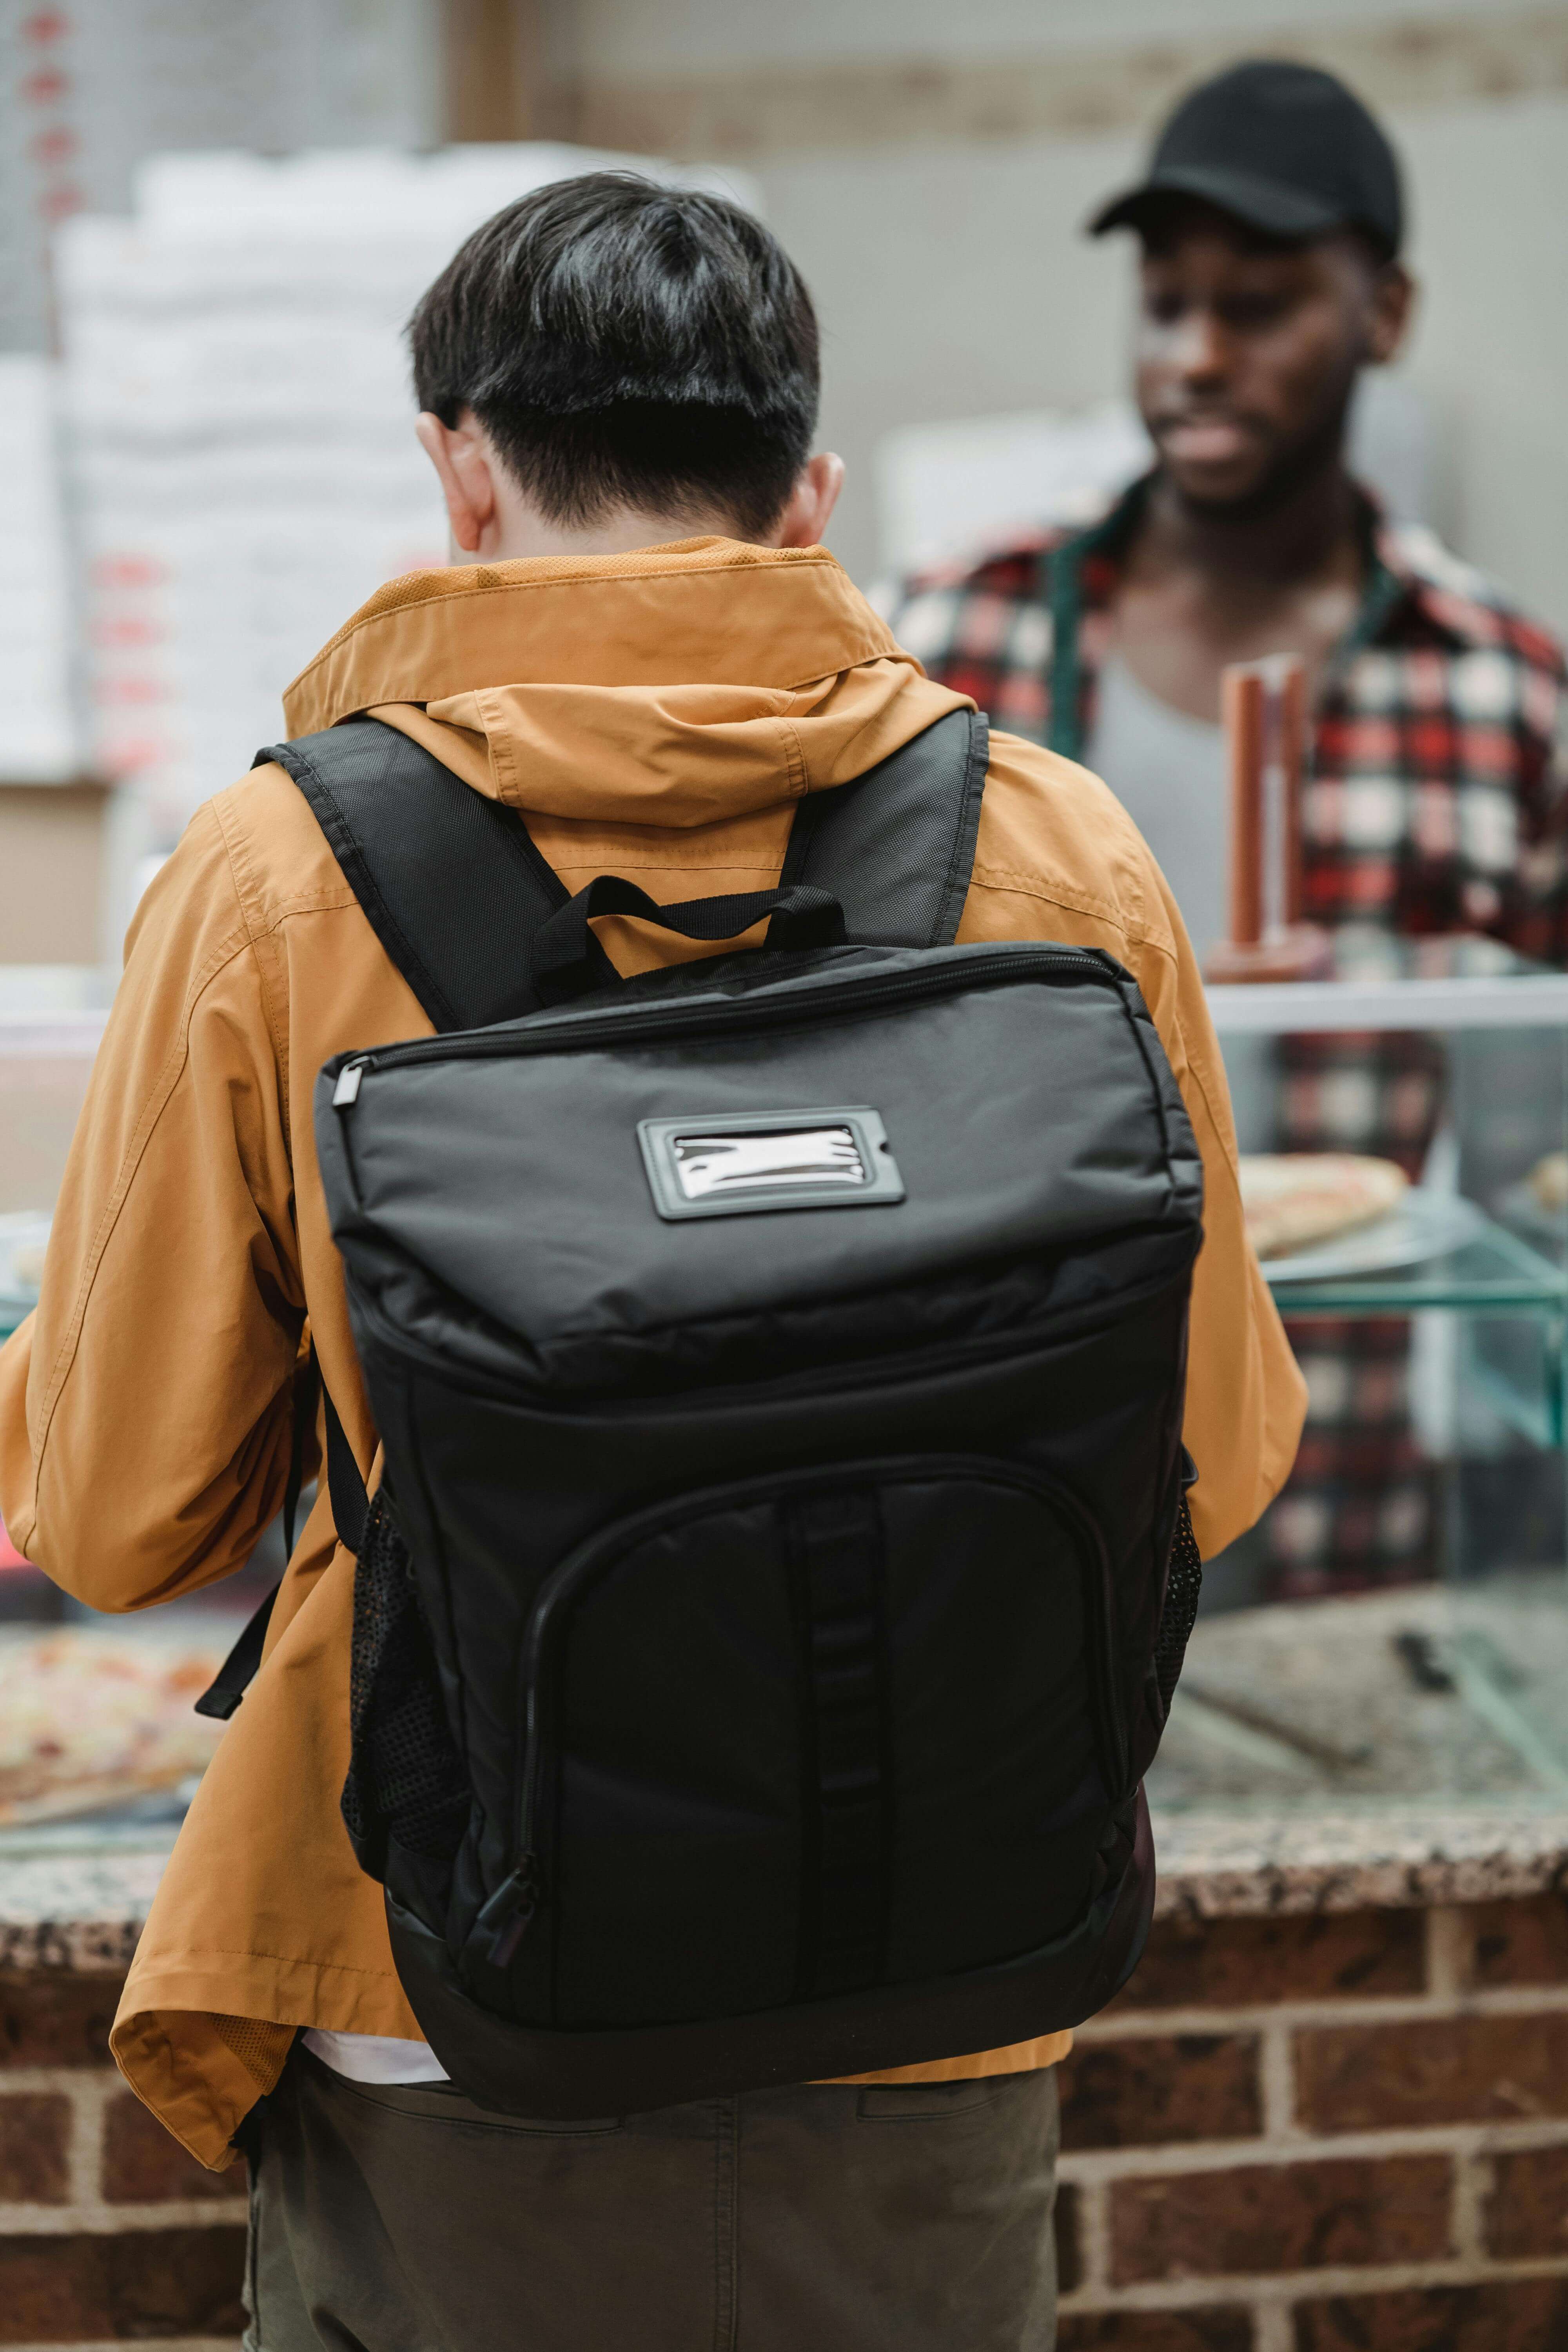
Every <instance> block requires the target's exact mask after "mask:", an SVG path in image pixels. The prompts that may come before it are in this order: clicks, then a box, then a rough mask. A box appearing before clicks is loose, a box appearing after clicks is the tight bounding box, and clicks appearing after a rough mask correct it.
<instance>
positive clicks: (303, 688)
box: [283, 539, 898, 736]
mask: <svg viewBox="0 0 1568 2352" xmlns="http://www.w3.org/2000/svg"><path fill="white" fill-rule="evenodd" d="M886 656H895V657H896V656H898V647H897V646H896V645H895V643H894V640H893V637H892V635H891V633H890V632H889V629H888V627H887V625H886V624H885V623H884V622H882V621H881V620H879V617H878V616H877V614H875V613H874V612H873V611H872V609H871V607H870V605H869V604H867V602H866V600H865V598H864V597H863V596H862V595H861V594H860V593H859V591H858V589H857V588H856V587H855V585H854V583H852V582H851V581H850V579H849V577H848V575H847V573H846V572H844V571H843V570H842V569H841V568H840V566H839V565H838V564H837V562H835V560H834V558H833V557H832V556H831V555H829V554H828V552H827V551H826V548H821V547H812V548H782V549H781V548H759V547H751V546H744V545H742V544H741V543H739V542H738V541H732V540H721V539H699V540H686V541H679V542H677V543H675V544H672V545H669V546H666V547H651V548H639V549H637V550H635V551H632V552H630V553H628V554H623V555H605V556H589V557H543V558H537V559H533V560H531V561H528V562H514V563H491V564H468V565H462V566H458V567H453V568H452V569H449V570H446V571H439V572H411V573H409V574H407V575H406V576H405V577H404V578H402V579H399V580H391V581H388V582H387V583H386V585H385V586H384V587H383V588H380V589H378V590H377V592H376V593H375V594H374V596H372V597H371V598H370V600H369V602H368V603H367V604H363V605H362V606H361V607H360V609H359V611H358V612H357V613H355V614H353V617H352V619H350V620H349V621H347V622H346V623H345V624H344V625H343V626H342V628H341V629H340V630H339V631H338V633H337V635H336V636H334V637H333V638H332V639H331V641H330V643H329V644H327V645H326V646H323V647H322V649H321V652H320V653H319V654H318V655H317V656H316V657H315V659H314V660H313V661H312V662H310V664H308V666H307V667H305V668H304V669H303V670H301V672H300V676H299V677H297V678H296V679H295V680H294V682H293V684H292V685H291V686H289V688H287V690H286V691H285V694H284V697H283V708H284V715H285V718H286V719H287V721H288V728H289V734H290V735H292V736H298V735H307V734H310V733H312V732H314V731H315V730H317V729H319V728H323V727H331V726H333V725H334V724H335V723H336V722H337V720H338V719H345V718H348V717H351V716H352V715H353V713H354V712H356V711H361V710H369V709H374V708H375V707H376V706H377V705H380V704H388V703H426V704H427V703H430V702H435V701H439V700H443V699H445V698H447V697H450V696H453V695H459V694H468V693H473V692H475V691H478V690H480V689H483V688H490V687H500V686H516V685H529V684H545V683H548V684H551V685H559V686H572V685H580V686H588V687H608V686H618V687H638V686H649V687H654V686H687V685H692V686H696V685H702V686H725V685H734V686H751V687H772V688H779V689H782V690H785V691H788V690H792V689H794V688H797V687H800V686H803V685H805V684H806V683H808V682H810V681H812V680H814V679H820V678H824V677H828V676H830V675H832V674H833V673H835V672H838V671H843V670H846V669H850V668H853V667H855V666H856V665H857V664H858V663H862V662H867V661H874V660H877V659H879V658H883V657H886Z"/></svg>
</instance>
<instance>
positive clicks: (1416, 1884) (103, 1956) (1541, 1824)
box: [0, 1808, 1568, 1975]
mask: <svg viewBox="0 0 1568 2352" xmlns="http://www.w3.org/2000/svg"><path fill="white" fill-rule="evenodd" d="M1154 1843H1155V1849H1156V1852H1157V1853H1159V1855H1160V1864H1161V1866H1160V1878H1159V1886H1158V1892H1157V1895H1156V1897H1155V1905H1154V1916H1155V1917H1156V1918H1161V1919H1171V1918H1185V1919H1191V1920H1194V1921H1198V1920H1207V1919H1235V1918H1266V1917H1284V1916H1290V1915H1292V1914H1294V1915H1297V1916H1301V1915H1306V1914H1309V1913H1311V1912H1327V1911H1372V1910H1404V1909H1413V1908H1414V1909H1426V1908H1431V1907H1433V1906H1436V1905H1440V1904H1462V1903H1492V1902H1508V1901H1516V1900H1519V1899H1521V1898H1522V1897H1526V1896H1529V1895H1542V1894H1546V1893H1549V1892H1551V1891H1552V1890H1553V1889H1555V1888H1560V1887H1568V1808H1564V1809H1563V1810H1561V1811H1556V1810H1554V1811H1540V1812H1533V1813H1529V1814H1523V1815H1519V1814H1500V1813H1489V1814H1484V1815H1482V1814H1471V1815H1466V1814H1463V1813H1455V1814H1450V1815H1447V1816H1446V1817H1443V1816H1439V1815H1438V1814H1436V1813H1435V1812H1433V1811H1426V1812H1423V1813H1418V1814H1406V1815H1399V1814H1392V1813H1384V1814H1378V1815H1354V1814H1351V1815H1323V1816H1321V1817H1320V1818H1319V1819H1318V1820H1316V1821H1314V1822H1309V1821H1305V1820H1283V1821H1274V1822H1269V1821H1260V1820H1256V1819H1246V1818H1242V1817H1226V1816H1220V1815H1215V1814H1201V1815H1200V1814H1189V1815H1170V1814H1168V1815H1165V1816H1163V1817H1162V1816H1160V1815H1158V1814H1157V1815H1156V1816H1155V1821H1154ZM164 1860H165V1856H164V1855H163V1854H160V1853H134V1854H124V1855H108V1854H105V1855H95V1856H90V1857H85V1856H60V1855H55V1856H44V1855H40V1856H30V1857H28V1858H27V1859H26V1860H21V1859H17V1858H14V1857H5V1858H0V1971H7V1972H11V1973H16V1972H17V1971H21V1970H25V1969H72V1970H76V1971H78V1972H79V1973H83V1974H93V1975H98V1974H108V1973H110V1972H115V1971H123V1970H124V1969H126V1968H127V1967H128V1966H129V1964H130V1960H131V1957H132V1952H133V1951H134V1950H135V1948H136V1939H137V1937H138V1936H139V1935H140V1933H141V1930H142V1921H143V1920H144V1919H145V1917H146V1916H147V1907H148V1906H149V1904H150V1903H151V1901H152V1899H153V1890H154V1888H155V1887H156V1885H157V1882H158V1879H159V1877H160V1875H161V1874H162V1871H163V1864H164Z"/></svg>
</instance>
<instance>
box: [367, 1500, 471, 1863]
mask: <svg viewBox="0 0 1568 2352" xmlns="http://www.w3.org/2000/svg"><path fill="white" fill-rule="evenodd" d="M349 1731H350V1741H351V1755H350V1762H349V1772H348V1778H347V1780H345V1781H344V1783H343V1796H342V1811H343V1821H344V1822H345V1824H346V1825H347V1828H348V1832H349V1835H350V1837H351V1838H352V1839H353V1847H354V1852H355V1853H356V1854H357V1855H358V1856H359V1860H360V1864H361V1866H362V1868H363V1869H364V1870H366V1871H368V1872H369V1873H370V1874H371V1876H372V1877H373V1878H384V1876H385V1874H386V1847H387V1841H388V1839H389V1838H391V1839H395V1841H396V1843H397V1844H398V1845H400V1846H401V1847H402V1848H403V1850H404V1852H405V1853H411V1854H416V1855H418V1856H420V1857H421V1858H422V1859H424V1860H426V1861H431V1862H446V1861H449V1860H450V1858H451V1857H452V1855H453V1854H454V1853H456V1852H457V1850H458V1846H459V1844H460V1843H462V1837H463V1832H464V1831H465V1829H466V1828H467V1827H468V1802H469V1796H468V1774H467V1773H466V1771H465V1770H464V1769H463V1759H462V1757H461V1756H460V1755H459V1753H458V1748H457V1746H456V1744H455V1742H454V1740H453V1738H452V1734H451V1731H450V1728H449V1727H448V1725H447V1713H446V1709H445V1707H444V1706H443V1705H442V1702H441V1693H440V1689H439V1687H438V1685H437V1672H436V1660H435V1656H434V1654H433V1652H432V1650H431V1646H430V1635H429V1632H428V1630H427V1628H426V1623H425V1617H424V1612H423V1611H422V1610H421V1608H420V1605H419V1594H418V1590H417V1588H416V1584H415V1581H414V1570H413V1563H412V1561H411V1560H410V1559H409V1556H408V1547H407V1545H406V1544H405V1542H404V1540H403V1538H402V1536H401V1534H400V1533H399V1532H398V1528H397V1525H396V1522H395V1519H394V1518H393V1517H392V1514H391V1512H390V1510H389V1509H388V1508H387V1507H386V1505H385V1502H384V1499H383V1497H382V1496H380V1495H377V1496H376V1497H375V1500H374V1502H373V1503H372V1505H371V1507H370V1517H369V1518H368V1520H367V1521H366V1523H365V1531H364V1541H363V1544H362V1545H361V1547H360V1555H359V1561H358V1564H357V1566H356V1568H355V1570H354V1614H353V1650H352V1654H351V1664H350V1669H349Z"/></svg>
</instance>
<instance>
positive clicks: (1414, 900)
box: [892, 478, 1568, 1593]
mask: <svg viewBox="0 0 1568 2352" xmlns="http://www.w3.org/2000/svg"><path fill="white" fill-rule="evenodd" d="M1148 488H1149V481H1148V478H1145V479H1144V480H1143V481H1141V482H1138V483H1135V484H1134V485H1133V487H1132V488H1131V489H1130V490H1129V491H1128V492H1127V493H1126V494H1125V495H1124V496H1123V497H1122V498H1121V499H1120V500H1119V501H1118V502H1117V504H1116V505H1115V506H1114V507H1113V508H1112V509H1110V512H1109V513H1108V514H1106V515H1105V516H1104V518H1103V519H1102V520H1100V521H1099V522H1097V523H1096V524H1094V525H1093V526H1091V527H1090V528H1089V529H1087V530H1058V531H1039V532H1036V533H1034V534H1033V535H1031V536H1028V537H1026V538H1020V539H1018V540H1016V541H1013V542H1012V543H1011V544H1009V545H1007V546H1005V547H1002V548H999V549H997V550H996V551H994V552H993V553H991V554H990V555H988V556H987V557H986V558H985V559H984V561H983V562H979V563H976V564H973V565H971V566H953V567H951V568H949V569H947V570H942V571H933V572H928V573H926V574H924V575H923V576H921V577H918V578H916V579H914V580H913V581H911V582H910V583H908V584H907V586H906V587H905V589H904V592H903V594H902V598H901V601H900V603H899V604H898V605H897V606H896V608H895V610H894V612H893V614H892V619H893V625H894V628H895V630H896V631H897V634H898V636H899V639H900V643H901V644H902V645H903V646H905V647H907V649H908V650H909V651H910V653H912V654H914V655H916V656H918V658H919V659H920V660H921V662H922V663H923V664H924V666H925V668H926V670H927V671H928V672H929V674H930V675H931V677H936V678H940V679H941V681H942V684H943V685H945V686H951V687H952V688H956V690H957V691H958V692H960V693H962V694H968V695H972V696H973V698H974V700H975V701H976V702H977V703H978V704H979V705H980V708H981V709H983V710H986V711H989V713H990V715H991V719H992V721H993V723H994V725H995V726H998V727H1004V728H1008V729H1011V730H1014V731H1015V732H1016V733H1018V734H1020V735H1026V736H1028V737H1030V738H1031V739H1032V740H1035V741H1037V742H1043V743H1047V744H1048V745H1049V746H1050V747H1051V749H1052V750H1053V751H1060V752H1062V753H1064V754H1065V755H1066V756H1067V757H1068V759H1075V760H1076V759H1079V758H1080V757H1081V756H1082V751H1083V746H1084V743H1085V741H1086V740H1087V739H1088V737H1089V730H1090V729H1091V727H1092V725H1093V722H1094V714H1095V703H1096V694H1097V689H1098V683H1099V677H1100V666H1101V664H1102V663H1103V661H1104V658H1105V655H1106V652H1107V649H1108V647H1109V645H1110V637H1111V633H1112V621H1113V607H1114V604H1115V599H1116V593H1117V587H1118V583H1119V580H1120V576H1121V556H1122V551H1123V550H1124V548H1125V547H1126V545H1127V544H1128V541H1129V540H1130V538H1131V533H1132V532H1133V530H1135V529H1136V527H1137V523H1138V520H1139V517H1140V514H1141V512H1142V506H1143V501H1144V499H1145V498H1146V496H1147V493H1148ZM1359 527H1360V530H1361V531H1362V534H1363V549H1364V557H1365V586H1364V589H1363V595H1362V600H1361V604H1360V608H1359V610H1358V612H1357V614H1356V616H1355V619H1354V621H1353V622H1352V625H1351V627H1350V629H1349V630H1348V631H1347V633H1346V635H1345V636H1344V637H1343V639H1342V641H1341V643H1340V644H1339V646H1336V647H1335V649H1334V651H1333V653H1332V655H1331V657H1330V660H1329V662H1328V664H1327V666H1326V668H1325V671H1324V674H1323V676H1322V678H1321V683H1320V687H1319V691H1318V700H1317V706H1316V709H1315V712H1314V715H1313V723H1312V732H1311V740H1310V746H1309V761H1308V775H1307V779H1306V782H1305V786H1304V791H1303V798H1302V829H1303V864H1304V869H1305V874H1304V879H1305V898H1306V913H1307V915H1308V917H1309V918H1310V920H1312V921H1313V922H1316V923H1321V924H1322V925H1324V926H1326V927H1328V928H1330V929H1343V928H1347V927H1353V928H1354V929H1358V930H1363V931H1364V930H1368V929H1370V930H1379V931H1394V932H1398V933H1402V934H1419V933H1435V932H1446V931H1481V932H1486V933H1489V935H1490V936H1491V937H1493V938H1495V939H1499V940H1503V941H1504V942H1505V943H1506V944H1507V945H1509V946H1510V947H1511V948H1514V949H1516V950H1518V951H1519V952H1521V954H1525V955H1530V956H1534V957H1537V958H1539V959H1541V960H1542V961H1546V962H1550V963H1556V964H1562V963H1568V672H1565V670H1564V664H1563V652H1562V648H1561V647H1560V646H1558V644H1557V643H1556V641H1555V640H1554V639H1553V638H1552V636H1551V635H1549V634H1548V633H1547V632H1546V631H1545V630H1544V629H1542V628H1540V627H1538V626H1536V625H1534V624H1533V623H1531V622H1530V621H1528V620H1526V619H1524V618H1523V617H1522V615H1521V614H1519V613H1517V612H1516V611H1515V610H1514V609H1513V608H1512V606H1511V605H1510V604H1508V603H1507V602H1506V600H1505V599H1504V598H1503V597H1502V596H1500V594H1499V593H1498V592H1497V590H1496V589H1495V588H1493V587H1492V585H1491V584H1490V583H1489V582H1488V581H1487V580H1486V579H1485V578H1484V577H1483V576H1482V575H1481V574H1480V573H1479V572H1475V571H1473V570H1471V569H1470V567H1469V566H1468V565H1467V564H1464V563H1461V562H1458V559H1457V558H1455V557H1454V556H1452V555H1450V554H1449V553H1448V551H1447V550H1446V549H1445V548H1444V547H1443V546H1442V545H1441V544H1440V543H1439V542H1438V541H1437V540H1436V539H1435V538H1434V537H1433V535H1432V534H1431V533H1430V532H1429V531H1426V530H1411V529H1406V528H1401V527H1398V526H1394V525H1392V524H1390V523H1388V522H1387V521H1385V520H1384V518H1383V517H1382V515H1381V514H1380V512H1379V510H1378V509H1377V508H1376V507H1375V505H1374V504H1373V501H1372V499H1370V498H1367V497H1366V496H1365V495H1364V494H1363V498H1362V503H1361V507H1360V513H1359ZM1281 1058H1282V1061H1283V1064H1284V1067H1283V1071H1282V1078H1283V1084H1282V1088H1281V1104H1280V1118H1279V1143H1280V1146H1281V1148H1282V1149H1284V1150H1354V1151H1371V1152H1378V1153H1382V1154H1384V1155H1385V1156H1387V1157H1389V1158H1391V1159H1394V1160H1400V1161H1401V1162H1402V1163H1403V1164H1404V1166H1405V1168H1406V1170H1407V1171H1409V1172H1410V1173H1411V1174H1415V1172H1416V1171H1418V1169H1419V1167H1420V1163H1421V1161H1422V1160H1423V1158H1424V1157H1425V1153H1426V1147H1427V1144H1428V1143H1429V1141H1430V1139H1431V1136H1432V1132H1433V1129H1434V1126H1435V1124H1436V1118H1437V1114H1438V1110H1439V1108H1440V1098H1441V1091H1442V1068H1443V1065H1442V1055H1441V1049H1440V1047H1439V1046H1438V1045H1437V1043H1436V1040H1434V1039H1431V1038H1428V1037H1422V1036H1415V1035H1411V1036H1403V1035H1398V1034H1384V1035H1379V1036H1377V1037H1351V1036H1338V1037H1322V1038H1292V1039H1290V1040H1289V1041H1286V1048H1285V1051H1284V1053H1283V1054H1282V1056H1281ZM1290 1336H1291V1340H1292V1344H1293V1345H1294V1346H1295V1349H1296V1351H1297V1354H1298V1356H1299V1358H1300V1360H1301V1364H1302V1369H1303V1370H1304V1371H1305V1373H1306V1375H1307V1381H1308V1387H1309V1391H1310V1400H1311V1401H1310V1407H1309V1413H1308V1423H1307V1430H1306V1433H1305V1435H1304V1437H1303V1440H1302V1445H1301V1452H1300V1456H1299V1459H1298V1465H1297V1471H1296V1475H1295V1476H1294V1477H1293V1478H1292V1480H1291V1482H1290V1485H1289V1486H1288V1487H1287V1489H1286V1491H1285V1493H1284V1494H1283V1495H1282V1496H1280V1498H1279V1501H1278V1502H1277V1503H1276V1504H1275V1506H1274V1508H1273V1510H1272V1512H1271V1513H1270V1515H1269V1518H1268V1526H1267V1534H1266V1538H1265V1540H1266V1542H1267V1544H1268V1552H1269V1556H1270V1559H1271V1561H1272V1566H1273V1585H1274V1590H1276V1591H1280V1592H1284V1593H1293V1592H1295V1593H1306V1592H1312V1591H1326V1590H1339V1591H1343V1590H1349V1589H1353V1588H1355V1587H1357V1586H1361V1585H1364V1584H1368V1583H1373V1582H1378V1581H1383V1580H1392V1579H1394V1578H1399V1577H1406V1576H1410V1575H1415V1574H1420V1573H1422V1572H1424V1571H1425V1570H1427V1569H1428V1568H1429V1567H1430V1565H1431V1551H1432V1540H1433V1537H1432V1530H1433V1513H1432V1509H1431V1506H1430V1495H1429V1486H1430V1477H1429V1465H1427V1464H1426V1463H1425V1462H1424V1461H1423V1460H1422V1459H1421V1458H1420V1456H1419V1454H1418V1453H1417V1450H1416V1448H1415V1444H1414V1441H1413V1439H1412V1437H1411V1435H1410V1430H1409V1417H1408V1412H1407V1405H1406V1364H1407V1357H1408V1346H1407V1338H1406V1330H1405V1325H1404V1324H1403V1323H1398V1322H1390V1321H1386V1320H1385V1321H1381V1322H1365V1323H1360V1324H1356V1325H1354V1326H1351V1325H1347V1324H1343V1323H1328V1322H1324V1321H1316V1322H1307V1321H1301V1320H1299V1319H1298V1320H1296V1321H1293V1322H1292V1324H1291V1326H1290Z"/></svg>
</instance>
